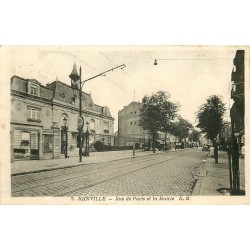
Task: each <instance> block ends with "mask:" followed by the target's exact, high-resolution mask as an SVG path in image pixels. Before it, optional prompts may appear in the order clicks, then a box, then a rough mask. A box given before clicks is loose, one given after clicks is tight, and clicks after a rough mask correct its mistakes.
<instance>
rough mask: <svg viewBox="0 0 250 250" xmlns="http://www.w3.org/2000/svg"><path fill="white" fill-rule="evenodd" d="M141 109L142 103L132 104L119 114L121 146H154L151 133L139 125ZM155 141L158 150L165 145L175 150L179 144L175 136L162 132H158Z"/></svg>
mask: <svg viewBox="0 0 250 250" xmlns="http://www.w3.org/2000/svg"><path fill="white" fill-rule="evenodd" d="M141 108H142V103H140V102H131V103H130V104H129V105H128V106H125V107H124V108H123V109H122V110H121V111H119V112H118V145H119V146H132V145H133V143H135V144H136V147H137V148H140V147H143V146H145V147H151V146H152V138H151V137H150V134H149V132H148V131H147V130H144V129H143V128H142V127H141V126H140V125H139V119H140V109H141ZM155 139H156V140H155V146H156V147H157V148H162V147H163V145H165V144H166V145H167V146H168V147H170V148H175V144H176V143H178V141H177V140H176V138H175V137H174V136H173V135H170V134H169V133H164V132H161V131H158V132H157V134H156V138H155Z"/></svg>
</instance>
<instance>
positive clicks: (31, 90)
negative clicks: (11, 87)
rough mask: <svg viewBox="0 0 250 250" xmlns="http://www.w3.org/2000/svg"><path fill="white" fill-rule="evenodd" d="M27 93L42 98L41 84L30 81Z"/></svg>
mask: <svg viewBox="0 0 250 250" xmlns="http://www.w3.org/2000/svg"><path fill="white" fill-rule="evenodd" d="M27 93H28V94H30V95H34V96H39V97H40V83H39V82H38V81H36V80H29V81H28V88H27Z"/></svg>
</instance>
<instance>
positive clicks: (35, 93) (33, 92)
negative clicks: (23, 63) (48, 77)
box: [30, 85, 38, 95]
mask: <svg viewBox="0 0 250 250" xmlns="http://www.w3.org/2000/svg"><path fill="white" fill-rule="evenodd" d="M30 93H31V95H38V91H37V86H35V85H31V87H30Z"/></svg>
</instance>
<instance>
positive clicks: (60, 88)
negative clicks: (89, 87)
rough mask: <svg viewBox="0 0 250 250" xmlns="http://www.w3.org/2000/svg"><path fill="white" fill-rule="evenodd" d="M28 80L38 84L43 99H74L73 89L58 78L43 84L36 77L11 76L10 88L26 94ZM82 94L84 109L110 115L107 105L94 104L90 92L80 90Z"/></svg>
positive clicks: (70, 100)
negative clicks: (84, 103)
mask: <svg viewBox="0 0 250 250" xmlns="http://www.w3.org/2000/svg"><path fill="white" fill-rule="evenodd" d="M29 81H31V82H34V83H36V84H39V85H40V97H41V98H43V99H47V100H52V99H55V100H58V101H61V102H66V103H69V104H72V102H73V100H74V94H75V93H74V92H75V90H74V89H73V88H72V87H71V86H69V85H67V84H66V83H63V82H61V81H59V80H56V81H54V82H52V83H49V84H47V85H46V86H44V85H42V84H41V83H40V82H38V81H37V80H36V79H25V78H22V77H19V76H13V77H12V78H11V89H12V90H15V91H18V92H22V93H25V94H26V93H27V84H28V82H29ZM77 94H78V93H77ZM82 96H83V99H84V100H85V102H86V109H88V110H92V111H95V112H97V113H99V114H103V115H106V116H109V117H112V115H111V113H110V111H109V108H108V107H106V106H100V105H97V104H94V102H93V100H92V97H91V94H88V93H85V92H83V91H82ZM104 109H106V113H105V112H104Z"/></svg>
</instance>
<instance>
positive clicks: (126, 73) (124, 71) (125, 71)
mask: <svg viewBox="0 0 250 250" xmlns="http://www.w3.org/2000/svg"><path fill="white" fill-rule="evenodd" d="M100 53H101V54H102V55H103V56H104V57H106V58H107V59H108V60H109V61H110V62H112V63H113V64H114V65H117V63H115V62H114V61H113V60H111V59H110V58H109V57H108V56H107V55H105V54H104V53H103V52H102V51H100ZM123 73H124V74H125V75H127V77H128V78H129V79H130V80H131V81H133V82H134V83H135V84H136V85H137V86H138V87H139V88H140V89H141V90H142V91H143V92H144V93H145V94H146V93H147V92H146V91H145V90H144V89H143V88H142V87H141V86H140V85H139V84H138V83H137V82H136V81H135V80H134V79H133V78H132V77H131V76H130V75H129V74H128V72H127V70H124V69H123Z"/></svg>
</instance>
